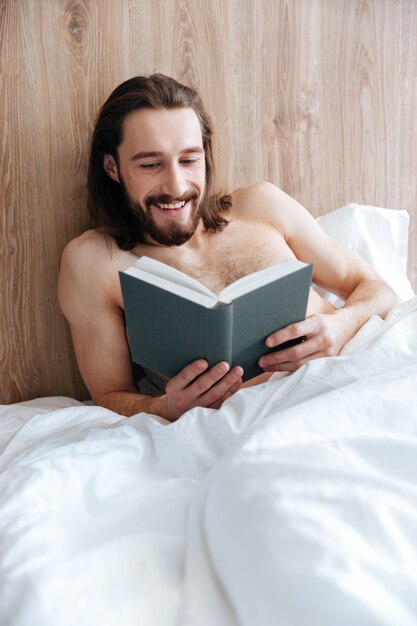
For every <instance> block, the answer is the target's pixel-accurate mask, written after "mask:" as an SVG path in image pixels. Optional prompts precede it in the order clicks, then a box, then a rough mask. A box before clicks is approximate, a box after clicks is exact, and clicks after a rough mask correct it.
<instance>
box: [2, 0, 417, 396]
mask: <svg viewBox="0 0 417 626" xmlns="http://www.w3.org/2000/svg"><path fill="white" fill-rule="evenodd" d="M416 32H417V3H416V2H415V0H395V1H394V0H340V1H334V0H120V1H119V2H114V1H113V0H79V1H75V0H50V1H49V2H31V1H30V0H20V1H19V2H8V1H7V0H0V41H1V46H0V66H1V77H0V85H1V104H0V115H1V120H2V136H1V141H0V168H1V183H0V203H1V231H0V272H1V280H0V303H1V315H0V368H1V370H0V402H1V403H10V402H17V401H20V400H27V399H31V398H33V397H37V396H47V395H68V396H73V397H76V398H79V399H84V398H85V397H86V390H85V389H84V387H83V385H82V382H81V379H80V376H79V374H78V371H77V367H76V364H75V360H74V356H73V353H72V348H71V341H70V335H69V332H68V328H67V325H66V322H65V320H64V319H63V317H62V316H61V314H60V312H59V308H58V305H57V300H56V280H57V274H58V268H59V260H60V256H61V253H62V250H63V248H64V246H65V244H66V243H67V242H68V241H69V240H70V239H72V238H73V237H74V236H76V235H77V234H79V233H81V232H82V231H83V230H85V228H86V227H87V217H86V208H85V199H86V190H85V183H86V166H87V152H88V142H89V138H90V134H91V130H92V127H93V124H94V119H95V116H96V113H97V110H98V108H99V106H100V105H101V104H102V102H103V101H104V99H105V98H106V97H107V96H108V94H109V93H110V91H111V90H112V89H113V88H114V87H115V86H116V85H118V84H119V83H120V82H122V81H123V80H125V79H127V78H129V77H131V76H134V75H138V74H148V73H152V72H154V71H160V72H163V73H166V74H169V75H172V76H173V77H175V78H177V79H178V80H180V81H183V82H186V83H188V84H190V85H192V86H194V87H197V88H198V89H199V91H200V93H201V94H202V96H203V99H204V101H205V104H206V107H207V109H208V110H209V112H210V113H211V116H212V119H213V122H214V126H215V129H216V136H215V155H216V160H217V170H218V178H219V184H220V185H221V186H222V187H223V188H229V189H230V188H234V187H236V186H241V185H244V184H248V183H250V182H253V181H257V180H269V181H271V182H273V183H275V184H277V185H279V186H281V187H282V188H283V189H284V190H285V191H286V192H288V193H289V194H291V195H292V196H294V197H295V198H297V199H298V200H299V201H300V202H301V203H303V204H304V205H305V206H306V207H307V208H308V209H309V210H310V211H311V212H312V213H313V214H314V215H319V214H322V213H326V212H328V211H331V210H333V209H335V208H337V207H339V206H342V205H343V204H346V203H348V202H358V203H366V204H373V205H378V206H384V207H391V208H393V209H406V210H408V211H409V213H410V216H411V220H412V221H411V239H410V250H409V257H410V261H409V274H410V277H411V280H412V282H413V286H414V288H415V289H417V253H416V248H417V246H416V244H417V230H416V221H417V185H416V179H417V116H416V111H417V55H416V54H415V33H416Z"/></svg>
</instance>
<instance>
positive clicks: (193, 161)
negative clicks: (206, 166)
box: [181, 159, 200, 165]
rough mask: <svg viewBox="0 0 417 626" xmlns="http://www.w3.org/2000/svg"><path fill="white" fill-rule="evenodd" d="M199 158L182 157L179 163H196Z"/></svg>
mask: <svg viewBox="0 0 417 626" xmlns="http://www.w3.org/2000/svg"><path fill="white" fill-rule="evenodd" d="M199 160H200V159H182V161H181V163H185V165H191V164H192V163H197V161H199Z"/></svg>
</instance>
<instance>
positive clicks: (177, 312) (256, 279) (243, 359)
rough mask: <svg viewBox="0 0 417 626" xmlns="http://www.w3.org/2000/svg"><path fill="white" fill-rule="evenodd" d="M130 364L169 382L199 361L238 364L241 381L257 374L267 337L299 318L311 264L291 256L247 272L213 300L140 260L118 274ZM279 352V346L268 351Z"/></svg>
mask: <svg viewBox="0 0 417 626" xmlns="http://www.w3.org/2000/svg"><path fill="white" fill-rule="evenodd" d="M119 275H120V283H121V287H122V295H123V302H124V307H125V318H126V327H127V335H128V340H129V345H130V350H131V355H132V360H133V361H134V362H135V363H138V364H139V365H142V366H143V367H145V368H147V369H150V370H152V371H154V372H157V373H158V374H161V375H163V376H167V377H169V378H170V377H172V376H175V375H176V374H178V373H179V372H180V370H181V369H182V368H183V367H185V366H186V365H187V364H188V363H191V362H192V361H195V360H196V359H198V358H204V359H206V360H207V361H208V363H209V366H212V365H215V364H216V363H218V362H219V361H227V362H228V363H229V364H230V366H231V367H233V366H234V365H240V366H242V367H243V369H244V379H245V380H247V379H248V378H253V377H254V376H256V375H258V374H260V373H262V370H261V368H260V367H259V366H258V365H257V361H258V359H259V358H260V357H261V356H262V355H263V354H266V353H267V352H270V351H271V349H268V348H266V346H265V339H266V337H267V336H268V335H270V334H271V333H272V332H274V331H275V330H279V329H280V328H283V327H284V326H287V325H288V324H292V323H294V322H298V321H300V320H303V319H304V318H305V315H306V311H307V302H308V296H309V290H310V285H311V276H312V265H307V264H306V263H302V262H301V261H298V260H296V259H292V260H290V261H287V262H285V263H280V264H279V265H273V266H272V267H267V268H266V269H264V270H261V271H258V272H253V273H252V274H248V275H247V276H244V277H243V278H239V279H238V280H236V281H235V282H233V283H231V284H230V285H228V286H227V287H226V288H225V289H223V290H222V291H221V292H220V293H219V294H218V295H216V294H215V293H213V292H212V291H210V290H209V289H207V287H205V286H204V285H202V284H201V283H200V282H199V281H197V280H195V279H194V278H191V277H190V276H188V275H187V274H184V273H183V272H180V271H179V270H177V269H175V268H173V267H171V266H169V265H166V264H165V263H161V262H159V261H155V260H154V259H150V258H147V257H142V258H141V259H139V260H138V261H137V262H136V263H135V264H134V265H133V266H132V267H130V268H129V269H127V270H125V271H124V272H119ZM273 349H277V348H273Z"/></svg>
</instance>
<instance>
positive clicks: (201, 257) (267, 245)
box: [147, 224, 294, 293]
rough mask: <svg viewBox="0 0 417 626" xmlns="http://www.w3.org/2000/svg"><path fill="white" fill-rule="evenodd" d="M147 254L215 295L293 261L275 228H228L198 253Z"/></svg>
mask: <svg viewBox="0 0 417 626" xmlns="http://www.w3.org/2000/svg"><path fill="white" fill-rule="evenodd" d="M147 254H148V256H153V258H156V259H157V260H158V261H162V262H163V263H167V264H168V265H171V266H172V267H175V268H176V269H178V270H180V271H181V272H184V273H185V274H188V275H189V276H192V277H193V278H195V279H197V280H198V281H200V282H201V283H202V284H204V285H205V286H206V287H208V288H209V289H210V290H211V291H214V292H215V293H219V292H220V291H221V290H222V289H224V288H225V287H226V286H227V285H229V284H230V283H232V282H234V281H235V280H238V279H239V278H241V277H242V276H246V275H247V274H249V273H251V272H256V271H258V270H262V269H264V268H266V267H270V266H271V265H276V264H278V263H282V262H284V261H287V260H288V259H291V258H294V254H293V252H292V251H291V249H290V248H289V247H288V245H287V243H286V242H285V240H284V238H283V237H282V235H281V234H280V233H278V232H277V231H276V230H275V229H273V228H272V227H269V226H267V225H251V226H249V225H240V224H237V225H236V224H229V226H228V227H227V228H226V229H225V231H223V232H222V233H216V234H212V235H207V241H206V242H205V245H204V246H202V247H201V248H199V249H198V250H193V249H192V248H186V247H184V248H182V249H178V248H177V249H171V248H170V249H163V248H157V249H156V250H151V251H150V254H149V252H147Z"/></svg>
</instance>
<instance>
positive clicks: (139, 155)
mask: <svg viewBox="0 0 417 626" xmlns="http://www.w3.org/2000/svg"><path fill="white" fill-rule="evenodd" d="M191 152H193V153H195V152H199V153H204V149H203V148H202V147H201V146H193V147H192V148H184V150H181V154H189V153H191ZM162 156H164V153H163V152H157V151H149V152H146V151H145V152H138V153H137V154H135V155H134V156H132V158H131V159H130V160H131V161H138V160H139V159H146V158H149V157H162Z"/></svg>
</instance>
